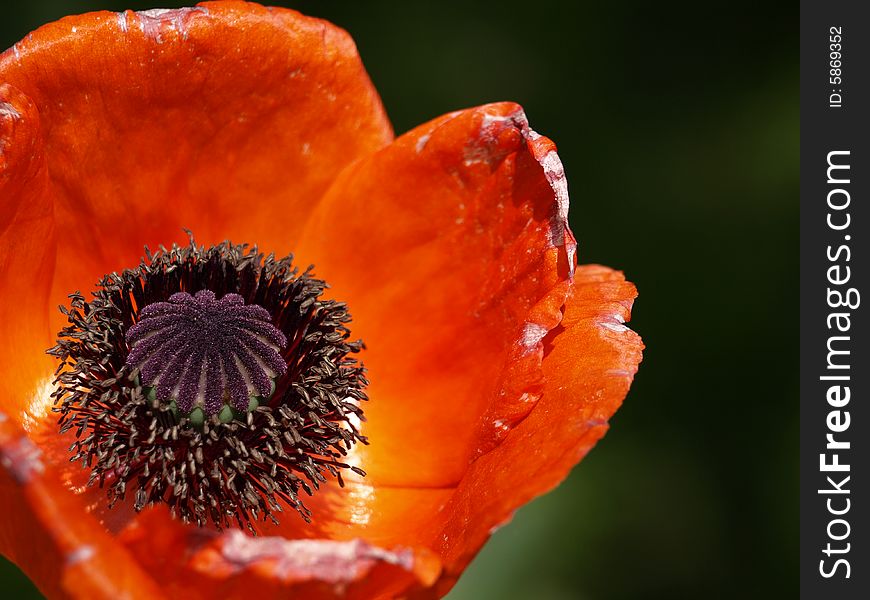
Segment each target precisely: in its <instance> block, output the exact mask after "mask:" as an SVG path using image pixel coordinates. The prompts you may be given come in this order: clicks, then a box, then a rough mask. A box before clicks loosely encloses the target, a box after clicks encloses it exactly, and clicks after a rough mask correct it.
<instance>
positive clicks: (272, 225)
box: [0, 2, 392, 302]
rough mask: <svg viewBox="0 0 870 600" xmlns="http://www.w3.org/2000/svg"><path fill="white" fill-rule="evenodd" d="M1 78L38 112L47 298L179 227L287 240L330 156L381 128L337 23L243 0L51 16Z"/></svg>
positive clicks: (370, 143) (382, 133)
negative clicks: (52, 265)
mask: <svg viewBox="0 0 870 600" xmlns="http://www.w3.org/2000/svg"><path fill="white" fill-rule="evenodd" d="M0 81H4V82H7V83H9V84H11V85H13V86H15V87H17V88H18V89H19V90H20V91H21V92H22V93H23V94H25V95H26V96H28V97H29V98H30V99H31V101H32V102H33V103H34V104H35V105H36V107H37V109H38V111H39V114H40V118H41V120H42V126H43V127H42V129H43V132H44V137H45V158H46V161H47V164H48V169H49V173H50V176H51V179H52V182H53V185H54V187H55V190H56V199H55V214H56V216H57V222H58V231H59V232H61V235H60V236H59V248H58V273H59V275H60V277H59V279H58V282H57V284H58V285H57V287H56V292H55V298H54V299H55V300H56V302H60V301H62V299H63V295H64V294H66V293H68V292H70V291H72V290H74V289H78V288H80V289H87V288H89V287H90V286H91V285H93V284H94V283H95V282H96V280H97V278H98V277H99V276H101V275H102V274H103V273H105V272H107V271H111V270H116V269H120V268H123V267H126V266H129V265H131V264H135V263H136V261H138V258H139V257H140V256H141V255H142V246H143V244H146V243H147V244H150V245H152V247H153V246H155V245H156V244H161V243H164V244H168V243H170V242H172V241H184V240H185V239H186V238H185V236H184V233H183V232H182V228H183V227H189V228H191V229H192V230H193V231H194V233H195V234H196V235H197V239H198V240H199V241H201V242H203V243H213V242H217V241H221V240H223V239H225V238H227V237H229V238H231V239H233V240H234V241H237V242H242V241H248V242H252V243H258V244H260V245H261V246H262V247H264V248H265V249H267V250H268V251H274V252H276V253H281V254H286V253H288V252H289V251H291V250H292V249H293V240H294V237H295V235H296V233H297V232H298V230H299V228H300V227H301V224H302V223H303V222H304V221H305V219H306V217H307V215H308V213H309V212H310V210H311V207H312V206H313V205H314V204H315V203H316V202H317V200H318V198H319V197H320V196H321V194H322V193H323V192H324V190H325V189H326V187H327V186H328V185H329V184H330V183H331V181H332V180H333V178H334V177H335V176H336V174H337V173H338V172H339V171H340V170H341V169H342V167H343V166H344V165H346V164H348V163H349V162H351V161H352V160H353V159H354V158H356V157H357V156H360V155H364V154H367V153H369V152H371V151H372V150H374V149H377V148H379V147H381V146H383V145H384V144H386V143H388V142H389V141H390V140H391V139H392V132H391V128H390V125H389V122H388V121H387V118H386V116H385V114H384V112H383V109H382V106H381V103H380V100H379V98H378V95H377V92H376V91H375V90H374V88H373V86H372V84H371V82H370V80H369V78H368V76H367V75H366V73H365V70H364V68H363V66H362V63H361V62H360V59H359V57H358V55H357V52H356V48H355V46H354V43H353V41H352V40H351V38H350V36H348V35H347V33H346V32H344V31H343V30H341V29H339V28H337V27H335V26H333V25H331V24H329V23H327V22H325V21H321V20H318V19H313V18H308V17H304V16H302V15H300V14H299V13H296V12H294V11H291V10H286V9H280V8H269V9H267V8H264V7H262V6H259V5H255V4H249V3H243V2H213V3H205V4H202V5H200V6H198V7H196V8H183V9H178V10H151V11H143V12H138V13H137V12H132V11H128V12H126V13H121V14H116V13H109V12H98V13H90V14H86V15H82V16H76V17H68V18H64V19H61V20H60V21H57V22H55V23H50V24H48V25H45V26H44V27H41V28H40V29H38V30H36V31H35V32H33V33H32V34H30V35H28V36H27V38H25V39H24V40H22V41H21V42H19V43H17V44H15V45H14V46H13V47H12V48H10V49H9V50H8V51H6V52H5V53H4V54H2V55H0Z"/></svg>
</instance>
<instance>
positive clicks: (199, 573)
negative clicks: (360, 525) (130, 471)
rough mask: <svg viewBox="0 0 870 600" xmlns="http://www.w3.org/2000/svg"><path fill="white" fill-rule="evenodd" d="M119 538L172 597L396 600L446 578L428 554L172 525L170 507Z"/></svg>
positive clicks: (160, 509) (152, 512)
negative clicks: (388, 599)
mask: <svg viewBox="0 0 870 600" xmlns="http://www.w3.org/2000/svg"><path fill="white" fill-rule="evenodd" d="M119 539H120V540H121V541H122V542H123V543H124V544H125V545H126V546H127V547H128V548H129V549H130V550H131V551H132V552H134V553H135V554H136V555H137V556H138V557H139V560H140V564H141V565H142V566H143V567H145V568H147V569H148V570H149V571H150V572H152V573H160V583H161V586H162V588H163V589H164V590H165V592H166V593H167V594H168V595H169V596H170V597H173V598H192V599H196V598H203V599H205V598H215V597H218V596H219V597H221V598H254V597H255V598H261V599H264V600H265V599H268V598H287V597H291V596H292V597H299V598H306V599H308V600H310V599H315V598H360V599H363V598H365V599H368V598H396V597H404V596H405V595H406V594H408V593H409V592H410V591H412V590H418V589H424V588H427V587H429V586H431V585H432V584H433V583H434V582H435V581H436V579H437V577H438V575H439V573H440V563H439V561H438V559H437V557H435V555H434V554H433V553H432V552H431V551H428V550H426V549H422V548H416V549H411V548H407V547H396V548H392V549H384V548H380V547H377V546H375V545H372V544H370V543H368V542H365V541H362V540H359V539H357V540H351V541H334V540H325V539H319V540H304V539H303V540H287V539H284V538H280V537H257V538H253V537H250V536H247V535H245V534H244V533H242V532H240V531H237V530H233V531H226V532H224V533H217V532H214V531H209V530H199V529H196V528H193V527H190V526H184V525H182V524H180V523H179V522H178V521H169V516H168V511H167V510H166V509H165V507H158V508H153V509H149V510H147V511H145V512H144V513H142V515H140V517H139V518H138V519H137V520H136V521H135V522H134V523H133V524H131V525H130V526H129V527H128V528H127V529H125V530H124V531H123V532H122V533H121V534H120V536H119Z"/></svg>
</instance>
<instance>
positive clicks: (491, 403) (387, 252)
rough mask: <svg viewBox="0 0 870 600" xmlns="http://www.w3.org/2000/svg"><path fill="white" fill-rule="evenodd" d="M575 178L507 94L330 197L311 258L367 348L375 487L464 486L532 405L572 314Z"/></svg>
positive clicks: (404, 147)
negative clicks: (558, 333)
mask: <svg viewBox="0 0 870 600" xmlns="http://www.w3.org/2000/svg"><path fill="white" fill-rule="evenodd" d="M551 171H552V172H551ZM557 171H558V173H557ZM563 176H564V174H563V173H562V172H561V163H559V162H558V157H557V156H556V155H555V152H554V147H553V145H552V142H550V141H549V140H547V139H546V138H543V137H541V136H538V135H537V134H535V133H534V132H533V131H532V130H530V129H529V127H528V124H527V122H526V120H525V116H524V114H523V112H522V109H521V108H520V107H519V106H517V105H516V104H511V103H502V104H493V105H487V106H483V107H479V108H476V109H470V110H467V111H461V112H458V113H453V114H450V115H446V116H444V117H441V118H439V119H435V120H434V121H432V122H430V123H427V124H425V125H422V126H420V127H418V128H416V129H415V130H413V131H411V132H409V133H407V134H405V135H403V136H402V137H400V138H399V139H397V140H396V141H395V142H394V143H393V144H392V145H390V146H388V147H386V148H384V149H383V150H381V151H379V152H377V153H375V154H373V155H372V156H370V157H367V158H365V159H362V160H360V161H359V162H357V163H355V164H353V165H351V166H350V167H349V168H348V169H346V170H345V171H344V172H343V173H342V175H341V176H340V177H339V179H337V180H336V182H335V184H334V185H333V186H332V187H331V188H330V190H329V192H328V193H327V194H326V195H325V196H324V198H323V200H322V201H321V203H320V205H319V206H318V208H317V211H316V212H315V214H314V216H313V217H312V219H311V221H310V222H309V225H308V227H307V228H306V230H305V232H304V234H303V237H302V240H301V242H300V248H299V254H300V255H302V256H305V257H306V260H310V261H311V262H313V263H314V264H315V265H316V266H317V272H318V273H319V274H320V275H321V276H323V277H324V278H325V279H326V280H327V281H329V282H330V285H331V286H332V290H333V293H334V295H335V297H337V298H340V299H342V300H346V301H347V302H348V304H349V306H350V309H351V312H352V314H353V318H354V321H353V325H352V327H353V333H354V335H355V336H356V335H359V336H361V337H362V339H363V340H365V342H366V344H367V350H366V352H365V353H364V356H363V360H364V361H365V364H366V366H367V368H368V369H369V372H370V380H371V385H370V387H369V392H370V396H371V398H372V401H371V402H370V403H368V404H367V406H366V415H367V417H368V421H367V423H366V424H365V425H364V430H365V433H366V435H368V436H369V437H370V439H371V442H372V444H371V446H370V447H366V448H362V449H361V450H360V451H359V461H360V463H361V464H362V465H363V466H364V467H365V469H366V471H367V472H368V477H367V483H370V484H372V485H376V486H386V487H393V486H399V487H418V488H428V489H438V488H448V487H451V486H455V485H456V484H457V483H458V482H459V480H460V479H461V478H462V476H463V474H464V472H465V470H466V469H467V467H468V465H469V463H470V462H471V461H472V460H473V459H474V458H475V457H476V456H478V455H479V454H480V453H481V452H484V451H486V450H487V449H488V448H490V447H492V446H493V445H494V444H496V443H497V441H498V437H499V436H500V435H501V434H502V432H503V428H502V425H503V424H504V423H498V422H497V421H498V419H499V417H502V416H504V418H508V417H507V416H506V415H507V414H510V415H511V417H510V418H511V419H515V418H519V415H518V414H516V413H518V409H517V408H516V405H517V404H518V403H519V404H521V405H524V406H525V410H526V412H527V411H528V408H530V407H531V406H532V405H533V403H534V399H535V398H536V396H537V395H538V393H539V390H540V357H538V356H536V355H535V354H534V353H533V352H530V351H529V350H530V349H533V348H534V347H535V345H536V344H537V343H538V342H539V341H540V339H541V337H543V333H546V331H548V330H550V329H552V328H553V327H555V326H556V325H557V324H558V322H559V319H560V318H561V313H560V308H561V306H562V304H563V303H564V300H565V294H566V292H567V287H566V286H567V283H566V282H567V279H568V277H569V275H570V270H571V268H572V267H573V252H574V240H573V237H572V235H571V232H570V230H569V229H568V226H567V221H566V211H567V204H566V203H567V197H566V195H564V194H563V179H560V178H563ZM502 384H507V385H508V386H509V387H505V386H504V385H502ZM487 414H489V415H490V416H492V418H491V419H490V420H489V421H488V422H485V421H484V418H485V415H487ZM433 448H437V451H433Z"/></svg>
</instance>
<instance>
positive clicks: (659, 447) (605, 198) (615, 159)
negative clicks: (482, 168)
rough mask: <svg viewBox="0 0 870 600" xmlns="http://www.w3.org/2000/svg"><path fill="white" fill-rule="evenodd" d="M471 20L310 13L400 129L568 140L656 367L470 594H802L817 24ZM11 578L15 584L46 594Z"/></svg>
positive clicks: (588, 247) (522, 9)
mask: <svg viewBox="0 0 870 600" xmlns="http://www.w3.org/2000/svg"><path fill="white" fill-rule="evenodd" d="M469 4H471V3H468V2H444V1H442V2H438V3H432V4H423V3H415V4H411V3H406V2H398V1H396V2H342V3H339V2H328V1H320V2H315V1H309V2H300V3H295V4H293V6H294V7H296V8H299V9H300V10H302V11H303V12H305V13H308V14H312V15H316V16H321V17H325V18H327V19H330V20H332V21H333V22H335V23H337V24H339V25H341V26H342V27H344V28H346V29H347V30H348V31H350V32H351V34H352V35H353V36H354V38H355V39H356V41H357V44H358V46H359V48H360V53H361V54H362V57H363V60H364V62H365V64H366V66H367V68H368V69H369V73H370V74H371V76H372V79H373V80H374V82H375V85H376V86H377V88H378V89H379V91H380V93H381V95H382V97H383V100H384V103H385V105H386V108H387V111H388V112H389V114H390V117H391V119H392V121H393V123H394V125H395V128H396V131H397V132H403V131H406V130H408V129H409V128H411V127H413V126H414V125H417V124H419V123H422V122H423V121H426V120H428V119H430V118H432V117H435V116H437V115H439V114H442V113H444V112H447V111H450V110H454V109H457V108H463V107H468V106H472V105H476V104H481V103H484V102H490V101H495V100H515V101H518V102H520V103H521V104H523V106H524V107H525V109H526V113H527V114H528V116H529V119H530V121H531V123H532V125H533V127H535V129H536V130H538V131H539V132H541V133H543V134H545V135H548V136H549V137H552V138H553V139H554V140H555V141H556V142H557V143H558V145H559V151H560V155H561V157H562V160H563V162H564V164H565V168H566V170H567V172H568V178H569V182H570V189H571V196H572V207H571V219H572V220H571V222H572V226H573V228H574V232H575V234H576V235H577V238H578V240H579V242H580V260H581V262H600V263H604V264H607V265H610V266H614V267H617V268H619V269H623V270H624V271H625V272H626V273H627V275H628V277H629V278H630V279H631V280H632V281H634V282H635V283H636V284H637V285H638V288H639V289H640V298H639V300H638V301H637V303H636V305H635V314H634V319H633V321H632V326H633V327H634V328H635V329H636V330H637V331H639V332H640V333H641V334H642V335H643V337H644V341H645V342H646V344H647V346H648V349H647V350H646V353H645V358H644V362H643V364H642V365H641V369H640V373H639V374H638V377H637V380H636V382H635V384H634V386H633V387H632V390H631V393H630V394H629V397H628V399H627V401H626V404H625V406H624V407H623V408H622V409H621V410H620V411H619V413H618V414H617V415H616V417H615V418H614V419H613V420H612V422H611V424H612V429H611V431H610V433H609V434H608V435H607V437H606V438H605V439H604V440H603V441H602V442H601V443H600V444H599V445H598V447H597V448H596V449H595V450H594V451H593V452H592V453H591V454H590V455H589V457H587V458H586V460H585V461H584V462H583V463H582V464H581V465H580V467H578V468H577V469H576V470H575V471H574V473H573V474H572V475H571V476H570V477H569V478H568V480H567V481H566V482H565V483H564V484H563V485H562V486H561V487H560V488H559V489H558V490H557V491H555V492H553V493H551V494H549V495H548V496H545V497H543V498H541V499H539V500H537V501H535V502H533V503H532V504H531V505H529V506H527V507H525V508H523V509H521V510H520V511H519V512H518V513H517V515H516V517H515V519H514V522H513V523H512V524H510V525H508V526H506V527H505V528H504V529H502V530H501V531H499V532H498V533H496V535H495V536H494V537H493V539H492V541H491V542H490V543H489V544H488V545H487V546H486V547H485V549H484V550H483V551H482V552H481V554H480V556H479V557H478V558H477V560H476V561H475V562H474V563H473V564H472V566H471V568H470V569H469V570H468V572H467V573H466V575H465V576H464V577H463V579H462V580H461V581H460V583H459V584H458V585H457V587H456V589H455V590H454V592H452V594H451V596H450V598H451V599H452V600H462V599H489V598H499V599H513V598H517V599H525V598H535V599H543V600H557V599H576V598H588V599H602V600H603V599H623V598H626V599H627V598H653V599H655V598H662V599H668V600H674V599H681V598H686V599H695V598H702V597H703V598H729V599H730V598H777V597H793V596H795V594H796V591H797V568H798V564H797V541H798V532H797V527H798V503H797V470H798V459H797V452H796V450H797V436H798V434H797V425H798V417H797V385H798V384H797V371H796V364H797V348H798V330H797V307H798V299H797V298H798V296H797V273H798V271H797V268H798V263H797V249H798V233H797V226H798V213H797V199H798V144H799V132H798V50H797V35H798V11H797V7H796V6H792V5H788V6H780V5H777V4H774V3H760V2H728V3H722V4H720V5H718V6H712V5H709V4H708V5H706V9H705V10H704V11H703V12H701V10H700V9H699V5H698V4H697V3H692V4H686V5H682V4H680V5H674V4H672V5H670V6H663V5H662V3H648V2H640V1H638V2H625V3H605V2H595V3H591V2H590V3H587V4H585V5H581V4H579V3H573V2H567V1H566V2H559V3H557V2H545V1H540V0H539V1H537V2H530V3H525V2H517V1H504V0H503V1H502V2H498V3H477V4H476V6H469ZM169 5H170V3H164V4H163V6H169ZM147 7H148V6H146V5H145V4H142V3H139V2H135V3H134V2H128V3H117V2H82V1H76V2H58V1H56V2H47V1H44V2H34V3H30V4H27V5H20V6H19V7H17V8H16V9H14V10H11V11H10V10H9V9H7V10H6V11H5V13H4V18H3V20H2V24H0V46H3V47H6V46H9V45H11V44H12V43H13V42H15V41H16V40H17V39H19V38H20V37H22V36H24V35H25V34H26V33H27V32H28V31H30V30H31V29H33V28H35V27H36V26H38V25H40V24H41V23H44V22H47V21H50V20H53V19H55V18H58V17H60V16H61V15H64V14H71V13H75V12H85V11H87V10H93V9H97V8H109V9H113V10H118V9H121V8H147ZM2 568H3V570H2V575H0V589H3V591H4V593H5V594H6V595H9V596H10V597H16V598H26V597H28V596H27V593H26V591H25V590H24V589H23V588H22V587H21V586H24V585H26V580H24V581H23V582H22V578H21V576H20V575H18V574H16V571H15V570H14V567H10V566H8V565H3V567H2ZM9 586H13V587H9ZM14 586H19V587H14Z"/></svg>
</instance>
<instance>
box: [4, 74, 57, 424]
mask: <svg viewBox="0 0 870 600" xmlns="http://www.w3.org/2000/svg"><path fill="white" fill-rule="evenodd" d="M50 189H51V186H50V182H49V179H48V173H47V170H46V165H45V156H44V154H43V152H42V144H41V133H40V123H39V114H38V111H37V108H36V106H35V105H34V104H33V102H31V101H30V100H29V99H28V98H27V97H26V96H25V95H24V94H22V93H21V92H20V91H19V90H17V89H15V88H13V87H12V86H10V85H8V84H0V340H2V343H0V410H3V411H4V412H6V413H7V414H8V415H9V416H10V418H12V419H14V420H15V421H17V422H18V423H21V422H22V420H23V418H24V411H25V410H26V409H27V408H28V405H29V403H30V402H31V400H33V399H34V398H35V397H37V395H38V393H39V392H40V391H41V390H40V384H41V383H44V382H45V380H46V379H47V378H48V377H49V376H50V375H51V372H52V370H53V368H54V363H53V361H51V360H49V358H48V357H47V356H46V355H45V349H46V348H48V347H49V346H50V345H51V343H50V340H51V333H50V331H49V327H48V318H47V315H48V311H49V291H50V289H51V281H52V274H53V272H54V262H55V226H54V219H53V218H52V197H51V193H50Z"/></svg>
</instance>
